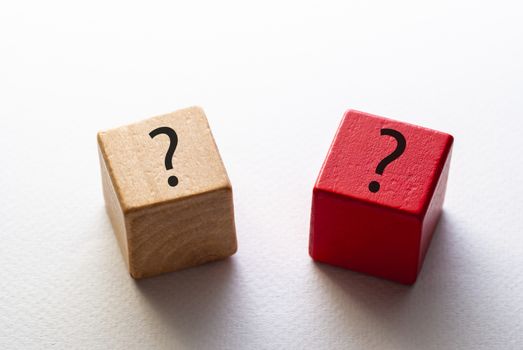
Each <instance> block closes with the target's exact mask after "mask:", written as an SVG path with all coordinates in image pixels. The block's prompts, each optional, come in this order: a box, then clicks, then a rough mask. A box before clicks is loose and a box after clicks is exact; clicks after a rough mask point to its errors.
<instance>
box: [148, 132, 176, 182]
mask: <svg viewBox="0 0 523 350" xmlns="http://www.w3.org/2000/svg"><path fill="white" fill-rule="evenodd" d="M160 134H165V135H167V136H169V139H170V140H171V142H170V144H169V149H168V150H167V154H165V169H167V170H171V169H172V168H173V154H174V150H176V146H177V145H178V135H176V131H174V130H173V129H171V128H169V127H167V126H162V127H159V128H157V129H154V130H153V131H151V132H150V133H149V136H151V138H154V137H155V136H158V135H160ZM167 182H168V183H169V186H171V187H174V186H176V185H178V178H177V177H176V176H174V175H173V176H169V179H168V180H167Z"/></svg>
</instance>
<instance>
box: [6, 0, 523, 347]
mask: <svg viewBox="0 0 523 350" xmlns="http://www.w3.org/2000/svg"><path fill="white" fill-rule="evenodd" d="M519 3H520V2H519V1H513V2H508V1H492V2H489V3H487V4H485V3H484V4H482V1H460V2H457V1H434V2H433V3H428V2H420V1H412V2H406V1H381V2H376V1H343V2H340V3H336V4H333V3H327V2H325V1H318V2H305V1H299V2H296V3H290V4H284V3H283V2H282V1H277V2H274V3H269V2H267V1H260V2H257V3H254V4H246V3H245V2H240V1H239V2H237V3H232V2H228V1H214V2H209V3H200V2H197V1H187V2H184V3H183V4H175V3H174V2H173V1H165V2H162V3H159V2H152V1H151V2H149V1H147V2H146V1H122V2H120V3H116V2H108V1H96V2H95V1H90V2H85V3H84V4H73V3H72V2H71V1H63V2H60V3H59V2H56V1H34V2H26V1H9V2H8V1H3V2H2V3H1V4H0V164H1V166H0V348H2V349H39V348H58V349H72V348H80V349H164V348H165V349H169V348H176V349H182V348H188V349H191V348H192V349H221V348H223V349H227V348H228V349H234V348H236V349H265V348H267V349H304V348H307V349H353V348H354V349H454V348H463V349H466V348H468V349H521V348H523V204H522V198H523V186H522V184H521V182H522V172H523V161H522V156H521V152H523V68H522V67H523V21H522V16H523V7H522V6H521V5H519ZM194 104H198V105H201V106H202V107H204V109H205V111H206V112H207V115H208V118H209V121H210V123H211V128H212V130H213V132H214V135H215V138H216V141H217V143H218V146H219V148H220V151H221V154H222V157H223V159H224V162H225V165H226V167H227V169H228V172H229V176H230V178H231V180H232V183H233V187H234V191H235V192H234V193H235V208H236V223H237V229H238V239H239V251H238V253H237V255H235V256H234V257H233V258H231V259H228V260H226V261H223V262H219V263H215V264H211V265H207V266H203V267H200V268H194V269H190V270H186V271H183V272H180V273H174V274H169V275H165V276H162V277H159V278H153V279H149V280H145V281H143V282H140V283H136V282H134V281H133V280H132V279H131V278H130V277H129V275H128V274H127V272H126V269H125V266H124V263H123V259H122V257H121V255H120V252H119V250H118V247H117V244H116V240H115V238H114V237H113V233H112V229H111V227H110V224H109V221H108V219H107V217H106V215H105V212H104V203H103V199H102V194H101V183H100V176H99V167H98V160H97V153H96V142H95V134H96V132H97V131H98V130H101V129H107V128H111V127H115V126H119V125H122V124H127V123H131V122H134V121H137V120H140V119H144V118H147V117H150V116H153V115H157V114H162V113H166V112H170V111H173V110H176V109H178V108H182V107H187V106H190V105H194ZM347 108H356V109H360V110H363V111H367V112H370V113H375V114H380V115H384V116H388V117H391V118H396V119H400V120H403V121H407V122H411V123H416V124H420V125H423V126H427V127H432V128H435V129H439V130H442V131H445V132H449V133H452V134H453V135H454V136H455V137H456V142H455V148H454V157H453V163H452V166H451V175H450V183H449V188H448V192H447V201H446V204H445V214H444V217H443V218H442V221H441V223H440V226H439V228H438V231H437V233H436V236H435V239H434V240H433V242H432V245H431V248H430V250H429V254H428V256H427V259H426V261H425V266H424V268H423V270H422V272H421V276H420V278H419V280H418V282H417V283H416V284H415V285H414V286H413V287H410V288H409V287H404V286H401V285H398V284H395V283H392V282H387V281H384V280H380V279H375V278H372V277H368V276H364V275H359V274H356V273H353V272H350V271H345V270H340V269H336V268H331V267H328V266H322V265H317V264H315V263H313V262H312V261H311V260H310V258H309V257H308V254H307V243H308V225H309V210H310V200H311V191H312V186H313V183H314V180H315V178H316V175H317V174H318V171H319V169H320V165H321V163H322V161H323V158H324V157H325V155H326V152H327V149H328V147H329V145H330V142H331V141H332V137H333V136H334V132H335V130H336V128H337V126H338V123H339V121H340V120H341V117H342V114H343V112H344V111H345V110H346V109H347ZM369 161H370V162H371V163H372V164H374V163H375V164H377V162H378V160H369ZM373 166H374V165H373Z"/></svg>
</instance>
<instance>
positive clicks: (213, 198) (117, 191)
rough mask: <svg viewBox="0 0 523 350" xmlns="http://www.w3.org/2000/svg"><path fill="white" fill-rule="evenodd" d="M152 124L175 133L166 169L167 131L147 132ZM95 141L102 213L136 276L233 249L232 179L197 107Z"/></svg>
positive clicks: (100, 135)
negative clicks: (172, 180) (169, 166)
mask: <svg viewBox="0 0 523 350" xmlns="http://www.w3.org/2000/svg"><path fill="white" fill-rule="evenodd" d="M158 127H169V128H171V129H173V130H175V131H176V134H177V135H178V144H177V147H176V149H175V152H174V155H173V157H172V164H173V169H170V170H166V168H165V155H166V153H167V149H168V147H169V144H170V141H169V137H168V136H167V135H158V136H157V137H154V138H151V136H150V135H149V133H150V132H151V131H152V130H154V129H156V128H158ZM98 149H99V155H100V167H101V172H102V185H103V192H104V199H105V203H106V208H107V213H108V215H109V217H110V219H111V223H112V225H113V229H114V231H115V235H116V238H117V240H118V243H119V245H120V248H121V250H122V253H123V255H124V259H125V261H126V263H127V265H128V267H129V272H130V273H131V275H132V276H133V277H134V278H142V277H149V276H154V275H157V274H160V273H165V272H170V271H176V270H180V269H183V268H187V267H191V266H196V265H200V264H203V263H206V262H210V261H214V260H218V259H223V258H226V257H228V256H230V255H232V254H234V253H235V252H236V249H237V242H236V231H235V224H234V209H233V196H232V186H231V183H230V181H229V178H228V176H227V172H226V170H225V167H224V165H223V162H222V160H221V157H220V155H219V152H218V149H217V147H216V144H215V142H214V138H213V136H212V133H211V131H210V128H209V125H208V122H207V118H206V117H205V114H204V112H203V110H202V109H201V108H199V107H191V108H187V109H183V110H180V111H177V112H174V113H170V114H166V115H162V116H158V117H154V118H151V119H148V120H144V121H142V122H139V123H136V124H132V125H128V126H123V127H120V128H117V129H113V130H109V131H105V132H100V133H98ZM171 175H175V176H176V177H177V178H178V179H179V183H178V184H177V185H176V186H175V187H171V186H170V185H169V184H168V183H167V179H168V177H169V176H171Z"/></svg>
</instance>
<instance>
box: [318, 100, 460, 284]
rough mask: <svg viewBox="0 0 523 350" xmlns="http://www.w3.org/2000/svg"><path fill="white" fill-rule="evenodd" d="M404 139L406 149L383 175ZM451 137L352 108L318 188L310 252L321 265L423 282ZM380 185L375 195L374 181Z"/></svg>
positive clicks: (342, 124) (438, 212)
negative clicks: (382, 163) (398, 137)
mask: <svg viewBox="0 0 523 350" xmlns="http://www.w3.org/2000/svg"><path fill="white" fill-rule="evenodd" d="M382 129H393V130H395V131H398V132H399V133H401V134H402V135H403V136H404V139H405V141H406V147H405V150H404V151H403V153H402V154H401V155H400V156H399V157H398V158H396V159H395V160H393V161H392V162H391V163H389V164H388V165H387V166H386V167H385V169H384V171H383V174H382V175H380V174H377V173H376V168H377V166H378V164H379V163H380V161H381V160H382V159H384V158H385V157H387V156H388V155H389V154H391V153H392V152H393V151H394V150H395V149H396V147H397V145H398V141H397V140H396V138H395V137H392V136H389V135H382V134H381V130H382ZM452 143H453V138H452V136H450V135H448V134H445V133H442V132H438V131H435V130H430V129H427V128H422V127H419V126H415V125H411V124H407V123H402V122H398V121H394V120H391V119H386V118H382V117H378V116H374V115H371V114H367V113H363V112H358V111H352V110H351V111H348V112H347V113H345V115H344V117H343V120H342V122H341V125H340V127H339V129H338V131H337V133H336V136H335V138H334V141H333V143H332V145H331V148H330V150H329V153H328V154H327V158H326V159H325V162H324V164H323V167H322V169H321V171H320V174H319V176H318V180H317V181H316V184H315V186H314V191H313V199H312V213H311V231H310V243H309V253H310V255H311V257H312V258H313V259H314V260H316V261H320V262H324V263H328V264H332V265H336V266H340V267H344V268H347V269H352V270H355V271H359V272H364V273H368V274H371V275H375V276H379V277H384V278H388V279H391V280H395V281H398V282H401V283H405V284H412V283H414V282H415V281H416V278H417V275H418V272H419V270H420V269H421V266H422V263H423V259H424V257H425V253H426V251H427V248H428V246H429V243H430V240H431V238H432V234H433V232H434V229H435V227H436V225H437V222H438V219H439V217H440V214H441V208H442V205H443V200H444V197H445V190H446V185H447V177H448V171H449V164H450V158H451V151H452ZM372 181H377V182H379V184H380V188H379V190H378V191H377V192H375V193H373V192H371V190H370V189H369V183H371V182H372Z"/></svg>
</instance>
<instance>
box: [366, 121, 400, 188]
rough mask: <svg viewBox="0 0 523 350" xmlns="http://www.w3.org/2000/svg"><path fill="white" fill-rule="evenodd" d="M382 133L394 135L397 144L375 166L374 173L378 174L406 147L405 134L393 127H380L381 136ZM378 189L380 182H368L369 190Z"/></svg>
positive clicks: (381, 173)
mask: <svg viewBox="0 0 523 350" xmlns="http://www.w3.org/2000/svg"><path fill="white" fill-rule="evenodd" d="M383 135H387V136H392V137H394V138H395V139H396V142H397V143H398V145H397V146H396V149H395V150H394V152H392V153H391V154H389V155H388V156H387V157H385V158H383V160H382V161H381V162H380V163H379V164H378V166H377V167H376V174H379V175H383V172H384V171H385V168H386V167H387V165H389V164H390V163H392V162H393V161H395V160H396V159H398V158H399V157H400V156H401V155H402V154H403V152H405V148H406V147H407V141H406V140H405V136H403V134H402V133H401V132H399V131H397V130H394V129H381V136H383ZM379 190H380V183H379V182H378V181H372V182H371V183H370V184H369V191H371V192H372V193H376V192H378V191H379Z"/></svg>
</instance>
